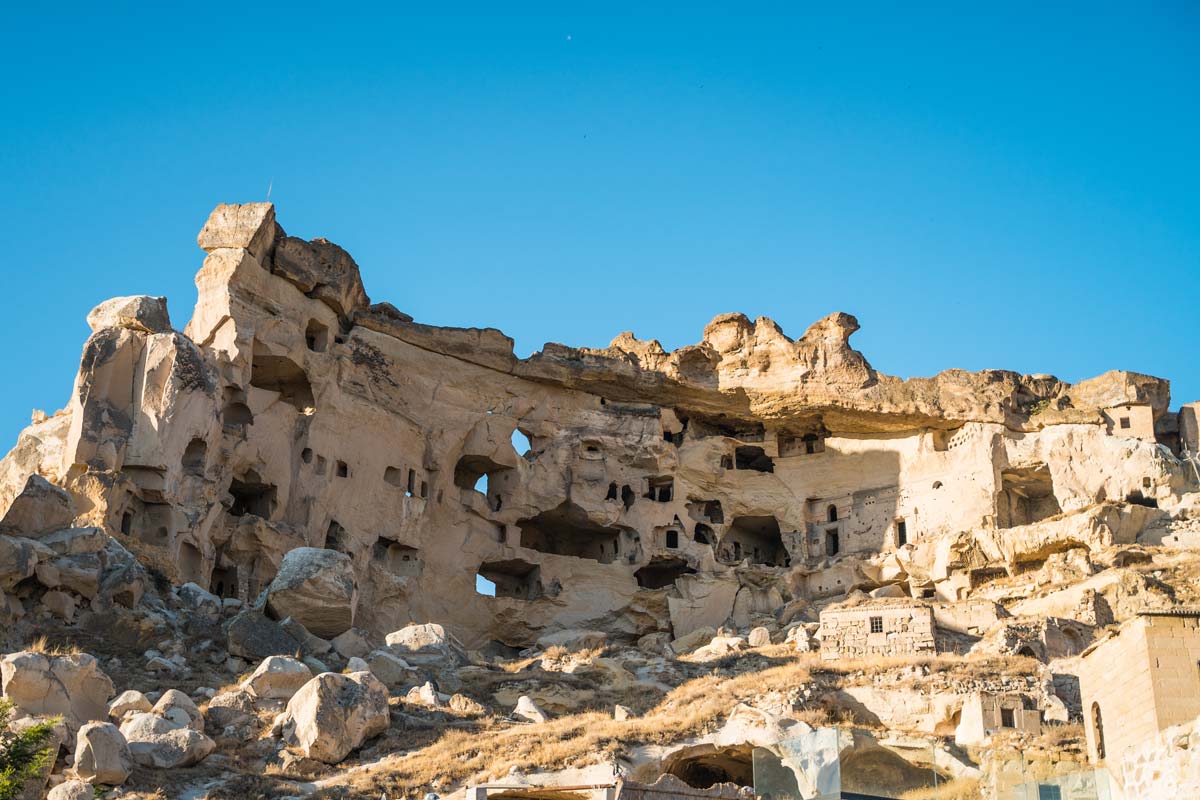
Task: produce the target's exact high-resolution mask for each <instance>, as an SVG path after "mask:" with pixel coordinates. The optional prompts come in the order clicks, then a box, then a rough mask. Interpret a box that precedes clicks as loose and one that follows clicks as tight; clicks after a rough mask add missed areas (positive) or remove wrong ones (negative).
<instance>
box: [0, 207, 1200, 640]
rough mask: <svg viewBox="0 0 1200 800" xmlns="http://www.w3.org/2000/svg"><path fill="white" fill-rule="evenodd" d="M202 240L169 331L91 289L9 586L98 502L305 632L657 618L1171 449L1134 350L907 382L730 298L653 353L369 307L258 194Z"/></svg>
mask: <svg viewBox="0 0 1200 800" xmlns="http://www.w3.org/2000/svg"><path fill="white" fill-rule="evenodd" d="M199 243H200V245H201V247H203V248H204V249H205V250H206V251H207V252H208V257H207V258H206V259H205V261H204V265H203V267H202V269H201V270H200V272H199V274H198V275H197V277H196V284H197V287H198V289H199V301H198V303H197V306H196V308H195V310H194V312H193V314H192V319H191V321H190V322H189V323H188V325H187V326H186V328H185V329H184V332H183V333H180V332H178V331H176V330H174V329H173V328H172V326H171V323H170V320H169V318H168V316H167V312H166V304H165V301H163V300H162V299H161V298H145V297H125V298H117V299H115V300H112V301H108V302H106V303H103V304H101V305H100V306H98V307H97V309H96V310H95V311H94V312H93V313H92V314H91V315H90V316H89V322H90V323H91V325H92V327H93V329H94V332H93V334H92V336H91V338H90V339H89V340H88V342H87V344H86V345H85V347H84V355H83V360H82V363H81V365H80V371H79V375H78V378H77V379H76V383H75V389H74V392H73V394H72V397H71V400H70V403H69V404H68V406H67V407H66V408H65V409H64V410H63V411H62V412H60V413H59V414H57V415H55V416H54V417H50V418H39V420H38V421H37V422H35V424H34V425H33V426H31V427H30V428H29V429H27V430H26V431H25V433H23V434H22V436H21V440H20V442H19V443H18V446H17V448H16V449H14V450H13V452H12V453H10V454H9V456H8V457H7V458H6V459H4V461H3V463H2V464H0V476H3V477H4V479H5V480H4V481H3V489H2V490H0V504H6V505H7V507H8V511H7V512H6V514H5V516H4V517H3V521H0V527H2V528H3V529H4V531H5V532H6V535H9V536H10V538H9V539H4V540H2V541H0V548H3V549H4V551H5V552H11V553H12V557H11V558H8V559H6V561H7V562H11V563H8V564H7V565H6V566H5V567H4V568H2V569H0V585H3V586H5V587H11V586H13V585H15V583H16V582H17V581H19V580H23V579H25V578H26V577H27V575H28V574H29V570H30V568H31V565H33V566H36V565H38V564H39V563H41V562H42V561H43V559H44V556H43V555H42V554H41V552H40V551H39V550H38V549H36V548H32V546H30V545H24V544H22V542H24V540H25V538H29V539H32V540H34V541H37V540H39V539H40V538H43V537H45V536H46V535H48V534H52V533H53V532H54V531H55V530H58V529H63V528H66V527H69V526H70V525H76V526H84V525H91V526H95V527H96V528H98V529H100V530H102V531H104V532H106V533H109V534H111V535H113V536H114V537H115V538H116V539H117V540H118V541H119V542H120V543H121V544H122V545H124V546H125V548H127V549H129V550H130V551H132V552H133V553H134V554H135V555H136V556H137V557H138V558H139V559H140V560H141V561H142V562H143V563H145V564H149V565H152V566H154V567H155V568H156V569H159V570H161V571H162V572H163V573H165V574H166V575H167V576H169V577H170V578H172V579H173V580H175V581H176V582H177V583H185V582H192V583H194V584H196V585H197V586H198V587H200V588H201V589H205V590H208V591H210V592H211V593H212V594H214V595H216V596H217V597H219V598H237V599H239V600H241V601H243V602H244V603H247V604H253V603H254V602H255V601H256V600H257V599H258V597H259V595H260V593H261V592H263V590H267V589H269V591H268V593H267V602H266V606H265V610H266V612H267V613H268V615H270V616H272V617H274V618H275V619H282V618H283V617H286V616H292V617H293V618H294V620H295V621H297V622H299V623H300V624H301V625H303V626H305V627H307V628H308V630H309V631H310V632H312V633H314V634H316V635H318V636H322V637H325V638H333V637H335V636H338V635H339V634H341V633H343V632H344V631H345V630H347V629H349V628H350V627H351V626H352V625H354V626H357V627H359V628H363V629H366V630H367V631H369V632H371V633H373V634H375V635H377V636H379V635H383V634H385V633H387V632H389V631H394V630H397V629H398V628H400V627H402V626H403V625H404V624H405V623H407V622H418V623H423V622H428V621H431V620H436V621H437V622H439V623H440V624H442V625H444V626H446V629H447V630H448V631H450V632H451V633H452V634H453V635H454V636H455V637H457V639H459V640H461V641H462V642H463V643H465V644H466V645H467V646H479V645H481V644H484V643H486V642H489V641H496V642H500V643H503V644H505V645H510V646H517V647H521V646H528V645H529V644H532V643H533V642H534V641H536V640H537V639H538V638H539V637H540V636H543V635H545V634H548V633H553V632H555V631H558V630H567V629H575V628H586V629H595V630H599V631H601V632H603V633H605V634H607V635H614V636H620V637H625V638H628V639H629V640H631V641H632V640H636V639H637V638H638V637H642V636H646V635H650V634H658V633H663V634H667V635H670V636H673V637H676V638H678V637H680V636H683V635H685V634H687V633H688V632H689V631H691V630H694V629H696V628H699V627H704V626H706V625H712V626H719V625H720V624H721V623H722V622H724V621H725V620H726V619H727V618H730V617H731V616H732V617H733V618H735V619H738V620H742V619H748V618H749V616H750V615H753V614H755V613H761V612H764V611H768V610H769V609H770V608H771V607H772V606H776V607H777V606H779V605H782V604H784V603H786V602H789V601H791V600H796V599H811V598H819V597H822V596H828V595H830V594H836V593H837V592H840V591H844V590H845V588H846V586H847V581H848V582H849V584H850V585H858V586H863V587H865V588H871V586H872V585H876V586H878V585H880V584H894V585H899V586H901V587H902V588H903V591H904V592H905V593H907V594H914V595H917V596H920V595H925V596H935V597H945V598H949V597H957V596H959V595H961V594H962V591H963V585H962V584H963V581H965V580H967V578H965V577H963V576H964V575H965V573H964V572H963V571H962V570H964V569H965V570H969V569H971V568H972V567H971V564H973V563H984V561H988V560H989V559H992V558H1000V559H1002V560H1005V562H1004V563H1005V564H1009V565H1011V564H1013V563H1015V562H1014V561H1013V558H1015V557H1016V555H1015V554H1013V553H1003V552H1001V551H1002V550H1004V549H1005V548H1010V547H1012V546H1013V545H1011V542H1012V541H1014V540H1015V539H1020V537H1022V536H1023V535H1024V534H1022V530H1023V529H1024V527H1025V526H1027V525H1029V524H1031V523H1037V522H1039V521H1041V520H1042V519H1045V518H1049V517H1052V516H1054V515H1057V514H1060V513H1066V514H1071V513H1074V512H1082V511H1084V510H1086V509H1089V508H1091V507H1094V506H1096V505H1097V504H1098V503H1102V502H1105V501H1124V500H1125V499H1126V498H1129V497H1131V496H1136V498H1139V499H1144V500H1152V501H1155V502H1157V501H1159V500H1162V501H1164V502H1165V501H1166V500H1167V498H1169V497H1171V496H1174V494H1175V493H1177V492H1179V491H1180V490H1181V486H1182V484H1183V482H1184V480H1185V477H1186V476H1185V474H1184V470H1183V469H1182V468H1181V466H1180V464H1179V463H1178V462H1177V461H1175V460H1174V459H1173V458H1172V457H1171V454H1170V453H1169V452H1168V451H1167V450H1166V449H1164V448H1162V447H1159V446H1158V443H1157V441H1156V433H1155V430H1156V425H1157V426H1158V427H1159V428H1160V429H1166V428H1168V427H1170V426H1168V425H1165V423H1164V420H1166V419H1167V418H1168V417H1169V416H1171V415H1170V414H1169V413H1168V411H1167V402H1168V388H1167V383H1166V381H1163V380H1160V379H1156V378H1151V377H1148V376H1144V375H1136V374H1132V373H1123V372H1111V373H1107V374H1105V375H1103V376H1100V377H1099V378H1095V379H1092V380H1090V381H1083V382H1082V383H1079V384H1076V385H1070V384H1066V383H1063V382H1061V381H1058V380H1056V379H1054V378H1052V377H1049V376H1029V375H1019V374H1016V373H1012V372H1003V371H988V372H982V373H968V372H963V371H961V370H950V371H947V372H943V373H941V374H939V375H937V376H935V377H933V378H917V379H911V380H907V381H905V380H900V379H898V378H894V377H891V376H888V375H883V374H881V373H879V372H877V371H876V370H874V369H873V368H872V367H871V366H870V364H869V363H868V362H867V360H866V358H865V357H864V356H863V355H862V354H861V353H859V352H858V351H856V350H854V349H853V348H852V347H851V345H850V337H851V335H852V334H853V333H854V331H856V330H857V329H858V327H859V326H858V321H857V320H856V319H854V317H852V316H850V315H848V314H843V313H835V314H831V315H830V316H828V317H826V318H825V319H822V320H820V321H818V322H816V323H814V324H813V325H811V326H810V327H809V328H808V330H807V331H805V333H804V335H803V336H801V337H800V338H799V339H795V340H793V339H791V338H789V337H788V336H787V335H786V334H785V333H784V332H783V330H782V329H781V328H780V326H779V325H777V324H776V323H775V322H773V321H771V320H769V319H765V318H760V319H758V320H753V321H752V320H750V319H748V318H747V317H745V316H743V315H740V314H726V315H722V316H719V317H717V318H716V319H714V320H713V321H712V322H711V323H710V324H709V325H708V326H707V327H706V328H705V330H704V334H703V339H702V340H701V341H700V343H698V344H696V345H692V346H688V347H683V348H680V349H679V350H676V351H674V352H667V351H665V350H664V349H663V348H662V346H661V345H659V344H658V343H657V342H655V341H653V340H651V341H642V340H639V339H637V338H635V337H634V336H633V334H632V333H623V334H621V335H619V336H617V337H616V338H615V339H614V340H613V342H612V344H611V345H610V346H609V347H608V348H605V349H600V350H594V349H588V348H570V347H565V346H562V345H555V344H548V345H546V347H545V348H544V349H543V351H542V352H540V353H537V354H535V355H534V356H532V357H530V358H528V359H524V360H521V359H518V358H516V357H515V356H514V355H513V351H512V342H511V340H510V339H508V338H507V337H505V336H504V335H503V334H501V333H500V332H499V331H495V330H491V329H465V330H464V329H454V328H437V327H432V326H427V325H421V324H419V323H416V322H414V321H413V320H412V319H411V318H409V317H408V316H407V315H404V314H402V313H400V312H399V311H397V310H396V309H395V308H393V307H392V306H390V305H387V304H375V305H371V304H370V301H369V299H368V297H367V294H366V292H365V291H364V289H363V286H362V281H361V279H360V277H359V271H358V267H357V265H356V264H355V263H354V261H353V259H352V258H351V257H350V256H349V254H347V253H346V252H345V251H344V250H342V249H341V248H340V247H338V246H336V245H334V244H332V243H330V242H328V241H326V240H323V239H317V240H314V241H312V242H305V241H303V240H300V239H296V238H294V237H289V236H287V235H286V234H285V233H284V232H283V230H282V229H281V228H280V227H279V226H278V225H277V224H276V222H275V213H274V208H273V207H272V206H270V205H269V204H262V203H259V204H247V205H242V206H231V205H221V206H218V207H217V209H216V210H215V211H214V212H213V214H212V216H211V217H210V218H209V220H208V222H207V223H206V224H205V226H204V229H203V231H202V232H201V234H200V237H199ZM1177 438H1178V437H1177ZM514 442H519V443H518V444H515V445H514ZM59 487H61V488H59ZM64 490H65V491H64ZM72 514H77V516H74V517H73V516H72ZM1072 524H1073V523H1072ZM1083 524H1090V523H1083ZM17 532H20V533H19V535H20V536H21V537H24V538H19V539H12V538H11V534H13V533H17ZM946 535H955V536H957V537H958V540H957V541H959V542H960V543H959V544H957V545H954V544H945V543H944V542H943V539H942V538H941V537H943V536H946ZM1094 536H1095V537H1099V538H1101V539H1103V538H1104V537H1105V536H1107V534H1105V533H1104V532H1103V531H1099V530H1098V531H1095V532H1094ZM989 537H990V538H991V539H995V540H997V541H1001V540H1002V541H1003V542H1008V543H1009V544H989V543H988V539H989ZM1060 541H1061V540H1060V539H1055V540H1053V541H1048V542H1045V543H1043V544H1042V545H1041V546H1040V551H1047V550H1054V549H1055V548H1056V547H1060V546H1061V545H1060V543H1059V542H1060ZM1031 546H1032V545H1031ZM22 548H24V549H22ZM946 548H949V549H946ZM963 548H966V550H965V551H964V550H963ZM1035 549H1036V548H1035ZM321 551H332V552H326V553H322V552H321ZM955 552H957V553H962V552H968V553H970V552H975V553H978V552H985V553H987V555H986V556H980V557H978V558H975V560H974V561H972V557H971V556H967V557H965V558H964V557H963V556H955V555H952V553H955ZM335 553H336V555H335ZM289 554H291V555H290V556H289ZM62 558H63V556H59V559H60V560H61V559H62ZM70 558H73V559H76V561H75V562H71V563H67V564H66V565H65V567H66V569H65V571H60V572H59V575H58V581H59V582H61V583H65V584H66V586H67V588H68V589H71V590H73V591H78V592H81V593H83V595H84V596H85V597H87V596H90V595H91V594H93V593H95V592H98V591H100V588H101V586H100V578H101V577H102V572H103V565H98V566H96V567H95V568H93V567H91V566H89V564H88V562H87V561H86V559H87V558H89V556H87V555H86V554H84V555H78V556H71V557H70ZM81 558H82V559H84V561H83V562H82V563H80V562H78V559H81ZM289 559H290V561H291V562H294V564H293V567H289V566H288V564H289ZM45 560H47V561H50V562H51V563H53V560H52V559H45ZM989 563H990V562H989ZM47 569H48V570H49V567H48V568H47ZM64 576H65V577H64ZM476 576H482V577H483V578H485V579H486V580H488V581H491V582H492V583H494V584H495V586H496V596H495V597H488V596H483V595H480V594H477V593H476V592H475V584H476ZM769 576H775V578H774V579H773V580H772V579H771V578H770V577H769ZM48 580H49V581H54V580H55V575H53V574H51V575H49V576H48ZM768 584H769V585H768ZM323 597H325V598H329V602H328V604H327V605H325V606H322V605H321V604H320V603H319V602H318V601H319V600H320V598H323ZM334 597H336V600H334V599H332V598H334ZM56 603H57V606H56V607H57V608H58V609H59V612H58V613H60V615H65V614H73V613H74V608H73V606H70V604H68V603H65V602H59V601H58V600H56ZM266 649H267V650H270V649H272V648H271V647H270V646H268V647H267V648H266ZM276 649H277V650H278V651H279V652H280V653H287V652H289V651H288V650H286V649H279V648H276ZM251 651H252V654H253V655H255V656H259V655H266V654H269V653H267V652H266V650H261V649H259V650H254V649H253V648H251V650H250V651H248V652H251Z"/></svg>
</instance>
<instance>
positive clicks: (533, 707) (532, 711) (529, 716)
mask: <svg viewBox="0 0 1200 800" xmlns="http://www.w3.org/2000/svg"><path fill="white" fill-rule="evenodd" d="M512 715H513V716H514V717H515V718H517V719H522V720H525V721H526V722H545V721H546V720H548V719H549V717H547V716H546V712H544V711H542V710H541V709H540V708H538V707H537V704H536V703H534V702H533V701H532V700H530V699H529V697H527V696H525V695H522V696H521V697H520V699H518V700H517V707H516V708H514V709H513V712H512Z"/></svg>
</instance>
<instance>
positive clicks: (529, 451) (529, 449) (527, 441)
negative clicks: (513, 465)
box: [512, 428, 536, 461]
mask: <svg viewBox="0 0 1200 800" xmlns="http://www.w3.org/2000/svg"><path fill="white" fill-rule="evenodd" d="M512 446H513V450H516V451H517V455H519V456H521V458H524V459H525V460H526V461H532V460H533V457H534V456H535V455H536V453H534V452H533V439H531V438H530V436H529V432H528V431H523V430H521V429H520V428H517V429H516V430H514V431H513V432H512Z"/></svg>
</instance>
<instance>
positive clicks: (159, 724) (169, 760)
mask: <svg viewBox="0 0 1200 800" xmlns="http://www.w3.org/2000/svg"><path fill="white" fill-rule="evenodd" d="M121 734H122V735H123V736H124V737H125V740H126V741H127V742H128V743H129V752H130V753H131V754H132V756H133V760H134V761H135V762H137V763H138V764H140V765H141V766H143V767H151V768H153V769H174V768H175V767H189V766H191V765H193V764H198V763H200V762H201V761H203V760H204V759H205V758H206V757H207V756H208V755H209V754H210V753H212V751H213V750H215V749H216V742H214V741H213V740H212V739H210V738H208V737H207V736H205V735H204V734H203V733H201V732H199V731H197V730H194V729H192V728H190V727H187V726H186V725H180V724H179V723H178V722H177V721H174V720H170V719H167V718H166V717H162V716H159V715H158V714H153V713H149V714H133V715H132V716H129V717H127V718H126V719H125V721H124V722H122V723H121Z"/></svg>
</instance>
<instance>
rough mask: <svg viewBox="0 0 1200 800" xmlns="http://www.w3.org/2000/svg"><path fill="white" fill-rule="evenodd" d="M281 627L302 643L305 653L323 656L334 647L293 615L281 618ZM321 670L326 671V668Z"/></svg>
mask: <svg viewBox="0 0 1200 800" xmlns="http://www.w3.org/2000/svg"><path fill="white" fill-rule="evenodd" d="M279 627H281V628H283V629H284V630H285V631H287V634H288V636H291V637H292V638H293V639H295V640H296V641H297V642H299V643H300V647H302V648H303V649H304V653H305V655H310V656H323V655H325V654H326V653H328V652H329V651H330V650H332V649H333V645H332V644H330V643H329V642H328V641H326V640H325V639H322V638H321V637H320V636H314V635H313V634H312V632H311V631H309V630H308V628H306V627H304V626H303V625H301V624H300V623H299V622H297V621H296V620H295V619H293V618H291V617H288V618H287V619H284V620H280V622H279ZM321 671H322V672H325V670H321Z"/></svg>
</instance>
